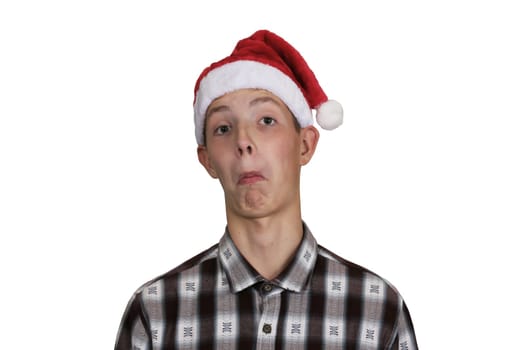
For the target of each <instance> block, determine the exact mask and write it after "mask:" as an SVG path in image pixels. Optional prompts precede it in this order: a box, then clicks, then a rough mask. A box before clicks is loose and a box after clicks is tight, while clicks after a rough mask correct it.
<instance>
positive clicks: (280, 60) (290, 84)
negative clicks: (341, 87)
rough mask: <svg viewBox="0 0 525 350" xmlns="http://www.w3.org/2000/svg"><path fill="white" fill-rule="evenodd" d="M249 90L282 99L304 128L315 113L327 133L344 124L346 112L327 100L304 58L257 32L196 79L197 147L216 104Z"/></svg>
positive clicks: (274, 37)
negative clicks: (314, 112)
mask: <svg viewBox="0 0 525 350" xmlns="http://www.w3.org/2000/svg"><path fill="white" fill-rule="evenodd" d="M248 88H256V89H264V90H267V91H270V92H271V93H273V94H274V95H276V96H278V97H279V98H280V99H281V100H282V101H283V102H284V103H285V104H286V105H287V106H288V108H289V109H290V111H291V112H292V114H293V115H294V116H295V118H296V119H297V121H298V122H299V125H300V126H301V127H305V126H307V125H311V124H313V117H312V109H315V110H316V119H317V123H318V124H319V125H320V126H321V127H322V128H323V129H327V130H332V129H335V128H337V127H338V126H339V125H341V124H342V122H343V108H342V107H341V105H340V104H339V103H338V102H337V101H333V100H328V98H327V96H326V94H325V93H324V91H323V89H322V88H321V86H320V85H319V82H318V81H317V78H316V77H315V75H314V73H313V72H312V70H311V69H310V68H309V67H308V65H307V63H306V61H305V60H304V58H303V57H302V56H301V54H300V53H299V52H298V51H297V50H296V49H295V48H294V47H292V46H291V45H290V44H289V43H288V42H286V41H285V40H284V39H283V38H281V37H279V36H278V35H276V34H274V33H272V32H270V31H268V30H259V31H257V32H255V33H254V34H253V35H251V36H250V37H248V38H246V39H242V40H240V41H239V42H238V43H237V45H236V46H235V48H234V49H233V52H232V53H231V55H230V56H228V57H226V58H224V59H222V60H220V61H218V62H215V63H213V64H211V65H210V66H209V67H208V68H206V69H205V70H204V71H203V72H202V73H201V75H200V76H199V78H198V79H197V83H196V84H195V99H194V102H193V108H194V118H195V137H196V139H197V143H198V144H203V143H204V135H203V130H204V121H205V117H206V110H207V109H208V106H209V105H210V104H211V103H212V102H213V100H215V99H216V98H218V97H221V96H223V95H224V94H227V93H229V92H233V91H235V90H239V89H248Z"/></svg>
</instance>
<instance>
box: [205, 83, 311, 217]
mask: <svg viewBox="0 0 525 350" xmlns="http://www.w3.org/2000/svg"><path fill="white" fill-rule="evenodd" d="M204 133H205V139H206V145H200V146H199V147H198V150H197V152H198V156H199V161H200V162H201V164H202V165H203V166H204V167H205V168H206V170H207V171H208V173H209V174H210V176H212V177H213V178H218V179H219V181H220V182H221V185H222V187H223V190H224V195H225V202H226V210H227V212H229V213H231V214H233V215H239V216H243V217H262V216H266V215H271V214H272V213H276V212H277V211H283V210H286V209H289V208H290V207H293V206H294V205H297V204H298V201H299V187H300V186H299V178H300V170H301V166H303V165H305V164H307V163H308V162H309V160H310V159H311V157H312V156H313V153H314V151H315V146H316V145H317V140H318V137H319V133H318V131H317V129H315V128H314V127H313V126H307V127H305V128H302V129H298V128H297V121H296V120H295V118H294V117H293V115H292V114H291V112H290V111H289V109H288V108H287V106H286V105H285V104H284V103H283V102H282V101H281V100H280V99H279V98H278V97H277V96H275V95H273V94H272V93H270V92H268V91H266V90H260V89H242V90H237V91H234V92H231V93H228V94H226V95H224V96H222V97H220V98H217V99H216V100H214V101H213V102H212V103H211V104H210V106H209V107H208V111H207V114H206V124H205V130H204Z"/></svg>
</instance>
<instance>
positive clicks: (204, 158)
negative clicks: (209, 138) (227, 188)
mask: <svg viewBox="0 0 525 350" xmlns="http://www.w3.org/2000/svg"><path fill="white" fill-rule="evenodd" d="M197 157H198V158H199V162H200V163H201V164H202V166H203V167H204V169H206V171H207V172H208V174H210V176H211V177H212V178H214V179H216V178H217V177H218V176H217V173H216V172H215V169H213V167H212V166H211V164H210V158H209V156H208V149H207V148H206V146H203V145H199V146H198V147H197Z"/></svg>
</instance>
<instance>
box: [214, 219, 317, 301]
mask: <svg viewBox="0 0 525 350" xmlns="http://www.w3.org/2000/svg"><path fill="white" fill-rule="evenodd" d="M317 250H318V246H317V242H316V240H315V238H314V236H313V235H312V233H311V232H310V230H309V229H308V227H307V226H306V224H304V223H303V238H302V240H301V243H300V244H299V247H298V248H297V251H296V252H295V255H294V257H293V258H292V260H291V262H290V264H289V265H288V266H287V267H286V268H285V269H284V271H283V272H282V273H281V274H280V275H279V276H278V277H277V278H276V279H274V280H273V281H272V282H273V283H275V284H276V285H278V286H280V287H281V288H284V289H288V290H291V291H294V292H300V291H302V290H303V289H304V288H305V287H306V285H307V283H308V281H309V279H310V275H311V274H312V272H313V270H314V265H315V261H316V259H317ZM218 254H219V261H220V264H221V266H222V268H223V270H224V272H225V273H226V277H227V278H228V282H229V284H230V289H231V290H232V292H233V293H237V292H240V291H242V290H244V289H246V288H248V287H251V286H253V285H254V284H256V283H258V282H262V281H265V279H264V277H262V276H261V275H260V274H259V273H258V272H257V271H255V269H254V268H253V267H252V266H251V265H250V264H249V263H248V262H247V261H246V259H244V257H243V256H242V255H241V253H240V252H239V250H238V249H237V247H236V246H235V243H234V242H233V240H232V239H231V236H230V233H229V231H228V229H226V232H225V233H224V235H223V236H222V238H221V240H220V242H219V248H218Z"/></svg>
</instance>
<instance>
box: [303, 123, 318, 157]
mask: <svg viewBox="0 0 525 350" xmlns="http://www.w3.org/2000/svg"><path fill="white" fill-rule="evenodd" d="M300 136H301V165H306V164H308V162H309V161H310V159H312V157H313V156H314V153H315V149H316V148H317V142H318V141H319V130H317V129H316V127H315V126H313V125H308V126H306V127H304V128H302V129H301V135H300Z"/></svg>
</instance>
